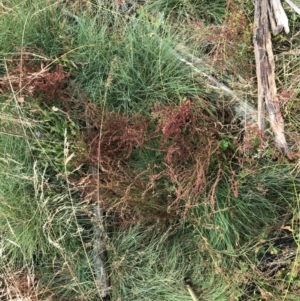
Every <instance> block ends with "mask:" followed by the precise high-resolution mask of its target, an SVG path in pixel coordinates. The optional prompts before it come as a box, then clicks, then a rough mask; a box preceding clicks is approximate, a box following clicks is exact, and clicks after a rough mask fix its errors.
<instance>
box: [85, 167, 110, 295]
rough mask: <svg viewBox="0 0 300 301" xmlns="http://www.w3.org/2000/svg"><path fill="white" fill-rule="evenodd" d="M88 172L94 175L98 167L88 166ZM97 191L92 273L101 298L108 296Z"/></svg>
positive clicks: (107, 279)
mask: <svg viewBox="0 0 300 301" xmlns="http://www.w3.org/2000/svg"><path fill="white" fill-rule="evenodd" d="M89 174H91V175H92V176H94V177H96V176H97V174H98V168H96V167H94V166H90V167H89ZM97 192H98V191H96V192H95V193H94V194H93V197H92V201H93V224H94V237H93V253H94V273H95V278H96V279H95V280H96V285H97V289H98V291H99V294H100V295H101V298H106V297H108V296H110V287H109V276H108V272H107V267H106V263H107V255H106V254H107V251H106V243H105V242H106V237H105V229H104V217H103V209H102V208H101V207H100V204H99V200H98V193H97Z"/></svg>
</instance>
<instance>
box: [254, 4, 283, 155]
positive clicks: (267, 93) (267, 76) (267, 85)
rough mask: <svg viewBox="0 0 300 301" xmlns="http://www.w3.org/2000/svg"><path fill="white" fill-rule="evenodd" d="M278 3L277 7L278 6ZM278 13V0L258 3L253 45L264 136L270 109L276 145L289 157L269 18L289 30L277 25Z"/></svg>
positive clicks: (260, 121) (259, 118)
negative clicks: (267, 113) (274, 13)
mask: <svg viewBox="0 0 300 301" xmlns="http://www.w3.org/2000/svg"><path fill="white" fill-rule="evenodd" d="M275 3H276V5H277V6H274V4H275ZM280 5H281V4H280ZM275 11H276V12H278V0H256V1H255V15H254V33H253V43H254V53H255V61H256V74H257V85H258V127H259V129H260V130H261V133H262V135H264V130H265V105H266V106H267V109H268V112H269V117H270V124H271V128H272V130H273V132H274V135H275V142H276V145H277V146H278V147H279V148H280V149H282V150H283V151H284V152H285V153H288V146H287V143H286V139H285V135H284V121H283V118H282V116H281V113H280V105H279V99H278V97H277V89H276V83H275V63H274V55H273V51H272V43H271V33H270V29H269V18H270V20H273V21H272V22H271V23H274V24H277V25H278V24H279V28H281V29H282V28H285V30H286V24H284V25H280V22H277V21H278V15H277V17H276V19H275V20H274V15H273V14H272V12H275ZM268 12H269V13H270V14H268ZM276 28H277V29H276V32H278V30H279V28H278V27H276Z"/></svg>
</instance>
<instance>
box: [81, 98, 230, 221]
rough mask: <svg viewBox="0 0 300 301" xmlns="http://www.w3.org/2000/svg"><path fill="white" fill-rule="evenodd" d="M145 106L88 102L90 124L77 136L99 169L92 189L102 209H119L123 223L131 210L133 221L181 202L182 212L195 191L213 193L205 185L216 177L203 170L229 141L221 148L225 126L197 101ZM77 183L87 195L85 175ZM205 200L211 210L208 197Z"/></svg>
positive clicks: (176, 210)
mask: <svg viewBox="0 0 300 301" xmlns="http://www.w3.org/2000/svg"><path fill="white" fill-rule="evenodd" d="M149 110H150V115H148V117H146V116H143V115H141V114H134V115H132V116H125V115H123V114H117V113H110V112H103V111H102V112H100V111H98V112H99V113H98V114H97V113H95V112H97V110H96V108H95V107H94V109H93V110H91V111H92V112H93V115H92V120H91V121H92V124H93V125H92V126H90V128H88V129H87V131H86V133H85V134H84V136H83V139H84V142H85V145H86V146H87V148H88V149H89V154H88V158H87V160H88V161H89V162H90V164H93V165H95V166H97V167H98V168H99V175H97V177H96V178H94V179H93V181H92V182H94V184H93V186H94V188H93V189H100V192H99V195H100V199H101V203H102V206H103V207H104V209H105V210H106V211H107V212H111V211H113V212H114V214H119V215H120V216H121V217H122V219H123V221H124V222H126V220H127V221H129V220H131V221H133V219H132V215H135V218H136V213H137V212H138V216H139V217H138V218H137V220H139V219H145V218H146V216H148V218H149V217H150V216H155V215H156V216H157V217H158V218H159V217H161V216H165V217H166V216H168V214H170V216H169V217H171V216H174V214H175V215H177V214H181V211H182V210H181V209H180V208H182V205H183V208H184V210H185V211H187V210H188V209H189V208H190V207H191V206H193V205H195V204H196V203H197V202H198V201H199V198H200V196H203V195H205V194H206V193H208V194H213V192H212V191H209V190H208V189H207V187H208V186H209V183H211V181H217V178H218V177H219V176H217V178H215V175H209V171H211V170H214V169H218V168H219V165H220V164H223V163H222V162H225V161H224V158H225V159H226V157H230V155H231V153H232V150H231V147H232V146H233V143H234V141H231V142H230V145H231V147H229V142H228V145H227V147H226V148H224V146H223V148H222V144H220V141H219V136H220V135H221V134H222V131H223V135H226V131H224V130H222V126H221V124H220V123H219V122H218V121H217V119H216V118H215V117H213V116H211V115H209V113H208V111H207V108H206V106H205V103H204V101H203V100H201V99H198V100H193V101H192V100H188V101H185V102H184V103H182V104H181V105H178V106H175V105H167V106H166V105H162V104H159V103H157V105H155V106H154V107H152V108H150V109H149ZM89 118H91V116H90V117H89ZM230 139H231V138H230V137H229V136H228V140H230ZM145 156H146V157H145ZM149 156H150V158H149ZM151 156H154V158H155V159H153V158H152V159H151ZM95 181H96V182H95ZM80 183H81V185H83V186H85V188H84V189H86V192H88V194H89V195H90V196H91V195H92V194H91V181H90V180H89V178H83V179H82V180H81V181H80ZM86 185H87V186H86ZM93 189H92V190H93ZM210 203H211V206H212V210H213V207H214V203H213V197H211V200H210ZM149 213H151V214H150V215H149Z"/></svg>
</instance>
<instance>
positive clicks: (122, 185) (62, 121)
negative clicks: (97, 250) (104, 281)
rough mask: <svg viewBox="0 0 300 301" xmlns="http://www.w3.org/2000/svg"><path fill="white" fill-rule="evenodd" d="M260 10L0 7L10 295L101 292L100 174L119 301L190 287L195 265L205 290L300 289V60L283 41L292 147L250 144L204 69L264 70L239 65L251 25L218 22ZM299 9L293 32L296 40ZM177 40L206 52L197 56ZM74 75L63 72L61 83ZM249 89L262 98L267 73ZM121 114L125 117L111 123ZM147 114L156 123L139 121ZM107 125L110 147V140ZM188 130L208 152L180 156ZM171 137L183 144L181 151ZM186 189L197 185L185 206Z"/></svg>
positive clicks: (1, 174)
mask: <svg viewBox="0 0 300 301" xmlns="http://www.w3.org/2000/svg"><path fill="white" fill-rule="evenodd" d="M234 12H239V13H240V12H243V13H244V15H243V14H241V15H240V14H236V15H234V14H233V13H234ZM251 14H252V8H251V3H249V2H246V3H244V4H240V3H237V2H234V3H232V1H223V0H222V1H215V2H214V3H211V1H163V0H157V1H154V0H149V1H145V3H144V4H143V6H140V7H139V9H138V11H137V14H136V15H131V16H128V15H126V13H125V14H124V13H121V12H120V11H119V10H118V9H117V5H115V6H112V5H111V2H110V1H107V2H106V1H103V3H102V2H101V4H97V1H90V2H89V1H86V2H85V1H82V2H80V3H79V6H76V5H75V4H71V3H65V4H61V5H60V4H59V3H58V2H55V1H50V0H49V1H46V2H45V1H39V0H34V1H19V0H14V1H10V2H9V4H8V5H7V6H4V7H0V15H1V18H0V19H1V20H0V31H1V32H3V34H2V35H1V37H0V42H1V43H0V45H1V46H0V57H1V62H0V76H1V77H0V89H1V94H2V95H1V98H0V104H1V109H0V110H1V111H0V127H1V132H0V255H1V256H0V266H1V268H0V279H1V280H2V279H3V283H4V284H5V287H6V288H5V291H4V292H5V294H6V295H3V296H1V293H0V297H3V298H4V297H5V298H7V300H10V299H13V298H14V297H17V296H18V297H19V298H21V297H22V298H24V299H25V297H30V298H31V299H32V300H48V301H49V300H88V301H90V300H91V301H92V300H101V297H100V295H101V293H100V292H99V288H98V287H97V285H96V279H95V271H94V256H95V254H94V252H93V236H94V228H95V221H94V218H93V209H92V204H91V203H92V202H90V201H89V197H90V196H91V195H90V194H89V193H92V192H93V190H94V189H95V188H97V185H98V186H99V187H100V188H101V189H102V190H100V193H99V196H100V198H102V199H101V202H102V203H101V204H104V205H103V206H106V207H105V208H107V209H108V210H107V215H106V216H105V230H106V233H105V235H106V246H107V251H108V273H109V274H110V280H111V295H112V300H136V301H140V300H145V301H147V300H158V301H160V300H161V301H173V300H191V298H190V295H189V293H188V291H187V289H186V287H185V286H184V284H183V278H184V277H190V278H191V279H192V282H193V288H194V291H195V293H196V295H197V296H198V298H199V300H224V301H225V300H239V301H242V300H265V299H266V298H267V297H268V298H269V300H297V298H298V297H299V294H300V293H299V276H298V269H299V268H298V253H299V252H298V251H299V189H298V187H299V184H300V183H299V182H300V177H299V163H298V157H299V156H298V144H297V137H298V133H299V131H298V126H297V120H298V119H299V114H298V109H297V103H298V101H299V99H298V98H299V96H298V94H299V93H298V85H299V76H298V65H299V60H298V58H297V56H295V55H294V54H293V53H292V52H288V53H284V54H278V61H277V62H278V63H277V70H278V72H277V75H278V77H277V81H278V84H282V87H283V88H286V89H288V90H289V93H291V95H293V97H292V99H290V100H289V102H287V103H284V104H283V105H282V108H283V111H284V113H285V119H286V120H287V122H288V124H287V127H286V128H287V130H288V132H289V133H288V139H289V143H290V144H291V145H292V144H293V145H292V147H291V154H292V156H293V158H290V159H289V160H287V159H286V158H282V157H281V155H280V154H279V153H278V151H277V150H276V149H275V148H274V147H273V146H272V143H270V145H269V146H268V147H267V148H266V149H264V150H258V149H257V148H255V147H254V148H251V147H250V146H245V145H244V146H245V148H246V151H244V152H243V151H240V150H239V148H238V147H239V146H241V144H242V143H243V141H242V140H243V137H239V138H238V137H236V135H237V134H236V133H237V132H239V133H240V132H241V131H242V130H243V128H242V127H241V126H240V125H238V124H236V123H234V122H232V121H228V120H230V119H231V117H232V115H231V113H230V112H229V110H228V108H229V106H228V104H227V103H226V102H225V101H224V99H223V97H222V95H218V94H217V93H215V92H212V91H211V90H210V89H208V88H207V87H206V86H205V85H204V80H203V78H201V77H200V76H199V74H197V72H195V68H194V67H196V68H198V69H199V70H205V72H208V71H207V70H208V66H210V65H214V67H215V70H220V72H221V73H222V72H223V70H225V69H226V68H227V71H226V72H228V74H229V75H228V74H227V73H226V76H225V77H224V80H228V83H227V84H228V85H231V86H232V87H235V85H234V84H235V81H236V79H237V78H238V77H239V76H244V74H248V72H249V74H248V75H249V77H250V76H252V75H251V74H250V73H251V72H252V71H251V70H252V69H251V68H249V69H247V68H244V67H241V66H244V65H243V63H245V62H244V61H243V59H245V58H247V60H248V59H250V60H251V56H250V52H249V51H248V50H249V49H250V47H251V45H250V44H249V45H248V44H247V47H249V49H248V48H247V49H248V50H245V51H246V52H244V53H243V52H242V51H240V50H241V47H242V46H241V45H240V44H239V43H240V41H241V39H242V38H244V37H245V38H247V37H249V32H248V31H247V30H248V29H247V28H248V27H245V28H246V29H245V32H243V34H242V35H240V33H237V32H235V31H234V30H233V33H234V34H233V38H234V39H232V40H231V41H232V43H231V44H230V43H229V42H228V40H226V36H224V39H223V40H217V39H216V34H217V33H218V32H217V31H214V30H216V29H218V28H219V27H220V26H221V25H222V26H223V27H226V28H227V27H228V30H229V31H230V30H231V29H232V28H231V27H230V26H234V24H235V23H234V22H236V20H235V19H234V16H242V15H243V16H244V17H243V18H242V17H241V19H238V20H241V22H242V21H243V22H246V21H247V20H248V18H249V19H251V17H252V15H251ZM289 14H291V12H289ZM298 19H299V18H298V17H297V16H295V17H294V19H293V26H294V27H293V28H294V31H293V32H294V34H293V33H292V36H291V37H287V39H289V38H291V39H292V40H293V43H294V44H293V47H295V48H296V49H297V47H298V44H297V43H298V42H297V34H296V33H295V30H296V28H298V27H297V26H298V24H299V20H298ZM198 21H199V22H200V21H201V22H200V23H201V24H202V25H201V26H203V32H201V33H199V30H198V29H197V26H198V25H199V24H198V23H197V22H198ZM196 23H197V24H198V25H197V24H196ZM195 24H196V25H197V26H196V27H193V26H195ZM220 24H221V25H220ZM248 25H249V26H250V24H248V23H247V26H248ZM226 28H225V29H226ZM229 31H228V32H229ZM227 38H229V36H227ZM247 41H248V39H247ZM246 43H247V42H246ZM276 43H278V44H279V42H278V40H277V41H276ZM276 45H277V44H276ZM276 47H277V46H276ZM178 49H181V50H180V55H184V54H183V52H184V50H183V49H185V50H186V51H187V53H185V55H186V56H185V57H189V58H190V57H191V55H194V56H198V57H200V58H201V59H203V61H204V62H205V64H203V65H201V64H199V63H198V62H197V61H194V62H193V64H194V66H190V65H187V64H185V63H183V62H182V61H180V60H179V59H178V55H177V53H179V52H177V51H179V50H178ZM237 49H238V51H236V50H237ZM217 54H218V55H220V56H219V57H218V56H217ZM221 56H222V59H220V57H221ZM226 58H228V60H227V59H226ZM214 59H217V62H221V61H222V60H223V62H224V65H222V66H221V67H220V68H219V67H218V66H215V62H216V61H214ZM232 60H235V61H236V60H237V63H236V64H238V67H239V68H240V69H243V70H239V68H235V66H234V65H233V64H232V63H231V61H232ZM60 66H61V67H62V68H63V69H61V70H63V71H57V70H58V69H56V68H57V67H60ZM22 68H23V69H22ZM20 70H22V73H23V74H22V76H23V77H22V76H21V74H20ZM55 72H57V73H55ZM231 72H232V77H231V76H230V73H231ZM67 73H68V75H69V77H68V78H67V81H66V83H65V84H64V85H61V86H59V83H57V86H55V87H54V86H53V85H51V82H52V81H53V82H55V76H59V75H62V74H64V75H65V74H67ZM37 74H38V75H37ZM215 75H216V74H215ZM222 75H223V73H222ZM6 76H7V77H6ZM39 76H40V77H39ZM216 76H217V75H216ZM36 78H37V79H38V80H39V81H35V79H36ZM55 83H56V82H55ZM233 83H234V84H233ZM237 86H238V84H237ZM41 87H42V88H41ZM249 87H250V88H249ZM54 88H57V91H56V93H53V94H51V92H52V90H53V89H54ZM248 88H249V89H250V90H251V91H252V92H251V93H250V94H251V96H250V97H252V95H254V94H255V89H256V87H255V83H253V82H252V81H249V83H248V86H247V89H248ZM39 89H40V90H39ZM43 89H44V90H43ZM280 89H281V88H280ZM280 91H281V90H280ZM237 92H238V93H242V94H243V93H244V94H243V95H244V96H245V97H246V96H247V93H248V92H247V93H246V92H245V91H242V89H240V88H239V89H237ZM51 95H52V96H51ZM22 97H24V103H23V102H22ZM20 100H21V102H20ZM188 100H191V103H192V105H194V107H193V110H194V111H193V112H196V113H195V114H196V115H195V116H196V117H195V118H196V120H197V122H198V123H197V125H196V126H195V128H194V131H193V130H191V129H190V128H189V125H190V124H193V123H192V122H193V121H192V120H191V118H192V117H193V116H194V115H188V113H186V112H185V111H184V110H185V109H186V110H188V108H189V107H188V103H189V102H188ZM155 106H156V107H155ZM159 106H161V107H160V109H159ZM164 110H165V111H164ZM168 110H169V111H168ZM172 110H173V111H172ZM170 111H172V112H173V113H172V114H173V115H172V114H170ZM162 112H165V113H164V114H165V115H163V113H162ZM178 112H179V113H178ZM180 112H181V113H180ZM137 113H139V114H140V115H137ZM109 114H115V115H109ZM118 114H120V115H118ZM168 114H170V116H169V115H168ZM184 114H187V115H184ZM111 116H114V118H119V119H118V120H120V123H119V126H120V127H122V126H123V125H124V128H121V129H120V128H118V125H115V124H114V123H112V122H111V121H109V122H106V120H107V119H106V118H108V120H109V118H111ZM176 116H177V117H176ZM182 116H188V117H185V119H181V118H183V117H182ZM191 116H192V117H191ZM164 118H166V120H164ZM176 118H177V119H176ZM174 120H175V121H174ZM139 122H140V123H139ZM159 122H161V125H160V126H161V127H162V128H161V129H159ZM176 122H178V123H180V124H181V126H180V127H178V128H176V127H174V126H175V125H176ZM219 123H222V124H221V125H219ZM141 124H142V125H146V127H147V129H146V130H145V133H144V134H145V137H144V136H143V135H140V134H139V133H138V132H137V131H138V130H139V129H140V128H139V127H138V126H141ZM110 125H111V126H112V128H109V126H110ZM162 125H164V126H162ZM172 126H173V127H172ZM219 126H220V128H219ZM168 127H169V128H168ZM205 127H206V131H207V132H209V133H210V132H211V133H215V134H212V135H208V134H206V133H207V132H205V131H204V130H203V129H204V128H205ZM87 128H88V129H87ZM198 128H199V129H198ZM155 129H156V130H155ZM166 129H169V132H172V131H173V134H172V135H173V136H172V135H169V136H167V133H168V132H167V130H166ZM216 129H220V131H217V130H216ZM164 130H165V131H166V133H165V134H164V133H163V131H164ZM176 130H177V132H176ZM178 131H179V134H178ZM123 133H125V134H126V135H127V136H126V135H124V136H122V135H123ZM132 133H133V134H132ZM197 133H198V134H199V133H201V135H202V136H201V137H200V136H197ZM254 133H255V130H254ZM99 135H100V137H101V138H103V137H104V138H105V139H106V140H104V141H106V142H107V143H108V146H109V147H106V146H105V145H102V146H103V149H101V152H100V151H98V149H97V147H98V146H99V145H101V144H100V142H99V144H98V140H97V139H98V138H97V137H98V136H99ZM110 135H111V136H110ZM134 135H136V137H135V136H134ZM139 135H140V136H139ZM178 135H179V136H178ZM120 137H121V138H120ZM124 137H125V138H124ZM137 137H139V139H142V138H143V139H144V140H145V142H144V143H140V142H141V141H136V140H134V138H136V139H137ZM140 137H142V138H140ZM178 137H179V138H178ZM104 138H103V139H104ZM122 139H123V140H122ZM130 139H131V140H130ZM238 139H240V140H238ZM271 139H272V137H271V136H270V137H269V140H270V141H271ZM137 140H138V139H137ZM219 140H221V141H219ZM95 141H96V142H95ZM182 141H184V142H185V143H186V147H187V148H185V149H186V150H190V149H192V147H193V148H194V150H195V152H196V151H197V156H196V155H194V156H193V155H191V154H189V153H184V154H181V155H178V154H180V152H177V151H178V149H179V150H180V149H181V147H183V146H182V145H181V144H180V143H182ZM164 142H165V144H164ZM221 142H222V143H223V144H222V143H221ZM93 143H94V144H93ZM139 143H140V144H139ZM210 144H211V145H213V149H212V148H209V145H210ZM229 144H230V147H228V145H229ZM221 145H222V146H223V147H221ZM225 145H226V146H225ZM200 146H201V147H202V148H203V151H202V152H201V151H200V149H201V148H200ZM168 147H169V148H168ZM247 147H248V148H247ZM170 149H171V150H172V151H174V154H175V155H177V157H176V156H175V155H174V157H173V159H171V160H170V158H169V161H168V158H167V154H168V150H170ZM182 149H184V148H182ZM176 152H177V153H176ZM125 154H126V155H125ZM185 157H186V160H185ZM95 158H96V159H95ZM176 158H177V161H176ZM206 158H207V160H208V162H209V164H208V163H206V161H205V160H204V159H206ZM105 160H106V161H105ZM201 160H202V161H201ZM95 161H96V162H98V164H99V166H100V169H99V174H98V175H96V180H93V179H92V178H91V177H87V170H88V167H89V164H90V163H91V162H94V163H95ZM200 163H203V164H207V166H205V168H206V169H205V170H206V172H207V174H206V178H205V181H206V182H205V183H206V186H205V189H203V190H201V191H198V192H197V193H195V189H194V190H193V185H192V184H193V183H194V184H195V185H196V183H197V185H199V186H198V187H202V186H201V185H200V184H199V181H201V180H203V178H201V179H199V178H197V177H200V175H201V174H200V172H199V171H198V169H200V167H201V166H200ZM196 164H197V167H198V169H197V168H195V166H194V165H196ZM198 172H199V173H198ZM184 175H186V177H187V178H184ZM98 180H100V182H99V181H98ZM93 181H96V186H95V182H93ZM97 181H98V182H97ZM197 181H198V182H197ZM203 181H204V180H203ZM182 187H184V188H185V189H189V190H188V191H189V193H188V194H186V195H185V198H184V199H180V201H178V202H177V203H176V205H174V204H173V206H171V204H172V202H175V199H176V189H179V188H182ZM169 209H171V210H169ZM289 214H290V216H291V220H286V221H284V219H285V217H286V216H288V215H289ZM283 221H284V222H283ZM281 222H283V224H281ZM288 239H289V242H288ZM291 241H292V242H293V243H292V244H291V243H290V242H291ZM279 242H280V243H279ZM287 246H289V247H290V249H291V250H290V251H291V252H295V255H294V256H293V257H291V258H290V259H289V261H286V262H285V264H284V266H279V265H278V268H277V269H276V271H275V272H274V273H273V274H272V275H270V274H268V269H265V266H266V262H264V260H263V258H264V257H263V256H269V257H270V258H273V259H272V260H281V261H283V260H285V259H284V258H285V257H284V256H285V251H287V250H288V247H287ZM271 252H273V254H271ZM274 252H275V253H276V254H275V253H274ZM275 255H276V256H277V257H276V258H277V259H276V258H275V257H274V256H275ZM272 256H273V257H272ZM269 257H268V258H269ZM274 258H275V259H274ZM273 266H274V265H273ZM269 269H270V268H269ZM30 277H31V278H30ZM28 279H31V280H30V281H29V280H28ZM34 279H35V281H36V282H35V284H34V281H33V280H34ZM2 294H4V293H2Z"/></svg>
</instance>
